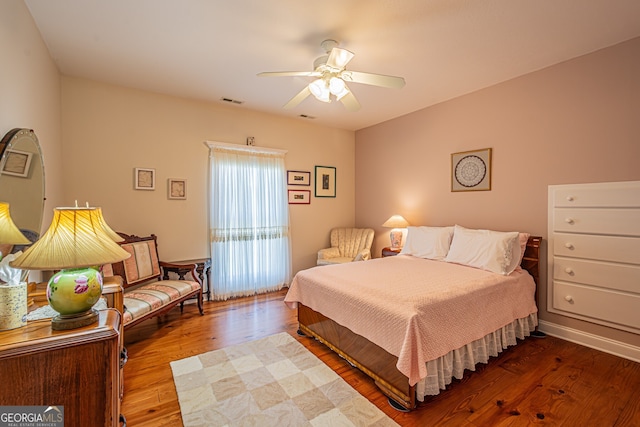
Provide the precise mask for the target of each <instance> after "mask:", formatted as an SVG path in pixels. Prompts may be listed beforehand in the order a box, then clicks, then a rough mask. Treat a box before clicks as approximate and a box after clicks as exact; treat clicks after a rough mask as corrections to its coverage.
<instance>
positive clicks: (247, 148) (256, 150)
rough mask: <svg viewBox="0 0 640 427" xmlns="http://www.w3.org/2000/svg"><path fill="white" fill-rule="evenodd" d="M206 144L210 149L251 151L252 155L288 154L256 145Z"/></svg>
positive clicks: (285, 151)
mask: <svg viewBox="0 0 640 427" xmlns="http://www.w3.org/2000/svg"><path fill="white" fill-rule="evenodd" d="M204 144H205V145H206V146H207V147H209V149H213V148H216V147H222V148H228V149H231V150H238V151H249V152H252V153H268V154H287V150H282V149H279V148H267V147H256V146H254V145H240V144H233V143H229V142H218V141H205V142H204Z"/></svg>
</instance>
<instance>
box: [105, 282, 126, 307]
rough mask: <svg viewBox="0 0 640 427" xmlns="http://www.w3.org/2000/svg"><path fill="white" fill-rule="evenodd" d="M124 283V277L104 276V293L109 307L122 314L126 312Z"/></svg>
mask: <svg viewBox="0 0 640 427" xmlns="http://www.w3.org/2000/svg"><path fill="white" fill-rule="evenodd" d="M122 283H123V281H122V277H120V276H110V277H105V278H104V283H103V285H102V295H103V296H104V297H105V299H106V300H107V307H110V308H115V309H116V310H118V312H120V315H122V314H123V313H124V294H123V289H122Z"/></svg>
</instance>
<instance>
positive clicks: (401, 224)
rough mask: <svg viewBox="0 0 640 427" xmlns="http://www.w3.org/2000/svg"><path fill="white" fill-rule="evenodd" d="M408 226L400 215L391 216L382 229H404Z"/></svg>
mask: <svg viewBox="0 0 640 427" xmlns="http://www.w3.org/2000/svg"><path fill="white" fill-rule="evenodd" d="M408 225H409V222H408V221H407V220H406V219H404V217H403V216H402V215H392V216H391V218H389V219H388V220H386V221H385V222H384V224H382V226H383V227H387V228H406V227H407V226H408Z"/></svg>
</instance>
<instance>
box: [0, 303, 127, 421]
mask: <svg viewBox="0 0 640 427" xmlns="http://www.w3.org/2000/svg"><path fill="white" fill-rule="evenodd" d="M0 377H2V382H3V387H1V388H0V406H45V407H46V406H49V405H53V406H59V407H64V418H65V420H64V425H65V426H67V427H74V426H77V427H85V426H109V427H112V426H116V425H118V423H119V420H120V393H119V390H120V387H119V381H120V313H118V312H117V311H116V310H114V309H106V310H100V311H99V318H98V322H97V323H94V324H93V325H89V326H85V327H82V328H77V329H71V330H67V331H54V330H52V329H51V319H46V320H34V321H29V322H27V325H26V326H23V327H21V328H17V329H12V330H9V331H4V332H0Z"/></svg>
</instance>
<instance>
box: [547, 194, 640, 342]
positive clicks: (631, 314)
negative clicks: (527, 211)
mask: <svg viewBox="0 0 640 427" xmlns="http://www.w3.org/2000/svg"><path fill="white" fill-rule="evenodd" d="M548 207H549V221H548V232H549V234H548V242H549V247H548V248H549V249H548V275H549V276H548V281H547V282H548V284H549V295H548V307H547V309H548V311H549V312H552V313H558V314H562V315H565V316H570V317H575V318H578V319H581V320H586V321H589V322H593V323H598V324H601V325H606V326H610V327H614V328H618V329H622V330H625V331H629V332H634V333H640V181H627V182H609V183H597V184H571V185H551V186H549V205H548Z"/></svg>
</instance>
